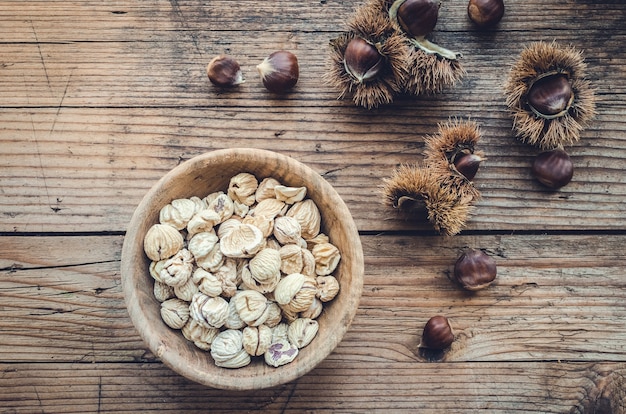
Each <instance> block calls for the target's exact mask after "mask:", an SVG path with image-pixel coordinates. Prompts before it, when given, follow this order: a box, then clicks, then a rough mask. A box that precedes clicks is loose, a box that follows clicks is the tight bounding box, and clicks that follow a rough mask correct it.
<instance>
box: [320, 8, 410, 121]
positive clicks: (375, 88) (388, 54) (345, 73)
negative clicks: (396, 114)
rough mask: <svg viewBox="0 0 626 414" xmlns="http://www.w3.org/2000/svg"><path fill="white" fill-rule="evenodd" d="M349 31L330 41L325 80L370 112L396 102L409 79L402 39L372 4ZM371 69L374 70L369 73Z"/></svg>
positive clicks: (355, 18) (354, 19) (351, 23)
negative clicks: (407, 77)
mask: <svg viewBox="0 0 626 414" xmlns="http://www.w3.org/2000/svg"><path fill="white" fill-rule="evenodd" d="M347 25H348V30H347V31H346V32H344V33H342V34H341V35H339V36H338V37H337V38H335V39H332V40H331V41H330V58H329V65H328V70H327V71H326V74H325V76H324V79H325V80H326V81H327V83H328V84H330V85H331V86H332V87H333V88H334V89H337V90H338V91H339V97H338V98H339V99H342V98H344V97H347V96H350V97H351V98H352V100H353V102H354V103H355V104H356V105H358V106H362V107H365V108H367V109H371V108H376V107H378V106H380V105H383V104H388V103H391V102H393V99H394V97H395V96H396V95H398V94H399V93H400V92H401V91H402V85H403V83H404V80H405V78H406V76H407V68H406V61H407V53H408V49H407V48H406V46H405V44H404V40H403V38H402V36H401V35H400V34H399V33H397V32H396V31H395V30H394V29H393V26H392V25H391V24H390V22H389V20H388V19H387V18H386V16H385V15H384V14H382V13H379V12H378V11H377V10H376V9H375V8H372V7H370V5H369V4H366V5H363V6H361V7H359V8H358V9H357V10H356V12H355V14H354V16H353V17H352V19H351V20H350V21H348V23H347ZM368 69H372V70H371V71H368Z"/></svg>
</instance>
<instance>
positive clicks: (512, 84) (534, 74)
mask: <svg viewBox="0 0 626 414" xmlns="http://www.w3.org/2000/svg"><path fill="white" fill-rule="evenodd" d="M586 70H587V65H586V63H585V62H584V59H583V55H582V52H581V51H579V50H577V49H575V48H574V47H571V46H567V47H565V46H562V45H560V44H558V43H556V42H551V43H547V42H543V41H540V42H534V43H531V44H529V45H527V46H526V47H525V48H524V49H523V50H522V52H521V53H520V55H519V58H518V60H517V61H516V62H515V63H514V64H513V66H512V67H511V70H510V72H509V76H508V79H507V81H506V83H505V85H504V91H505V94H506V104H507V106H508V107H509V109H510V110H511V113H512V116H513V129H514V131H515V135H516V137H517V138H518V139H519V140H520V141H522V142H525V143H527V144H530V145H533V146H537V147H539V148H541V149H547V150H551V149H554V148H557V147H561V146H564V145H571V144H573V143H575V142H577V141H578V140H579V139H580V133H581V132H582V130H583V129H584V128H585V127H586V126H587V125H588V123H589V121H590V120H591V119H592V118H593V116H594V115H595V95H594V92H593V89H592V88H591V83H590V81H589V80H587V79H586V78H585V76H586Z"/></svg>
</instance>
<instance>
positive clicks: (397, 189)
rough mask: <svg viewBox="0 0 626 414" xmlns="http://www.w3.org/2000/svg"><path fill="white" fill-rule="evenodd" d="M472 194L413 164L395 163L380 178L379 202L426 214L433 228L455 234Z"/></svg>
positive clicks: (469, 207)
mask: <svg viewBox="0 0 626 414" xmlns="http://www.w3.org/2000/svg"><path fill="white" fill-rule="evenodd" d="M472 201H473V198H472V197H470V196H464V195H462V194H459V193H458V192H456V191H454V189H452V187H444V186H442V177H441V176H439V175H437V174H435V173H434V172H433V171H432V169H430V168H428V167H426V166H424V165H420V164H416V165H402V166H400V167H398V168H397V169H396V170H395V171H394V172H393V174H392V175H391V177H389V178H385V179H383V202H384V203H385V204H386V205H388V206H391V207H394V208H397V209H399V210H400V211H402V212H405V213H408V214H410V215H411V216H416V217H417V218H418V219H423V218H426V219H427V220H428V221H429V222H430V223H431V224H432V226H433V227H434V229H435V230H436V231H438V232H439V233H441V234H444V235H449V236H452V235H455V234H457V233H459V232H460V231H461V230H462V229H463V228H464V227H465V225H466V223H467V220H468V218H469V216H470V214H471V211H472V209H473V206H472Z"/></svg>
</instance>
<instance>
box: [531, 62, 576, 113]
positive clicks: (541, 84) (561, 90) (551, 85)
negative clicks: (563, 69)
mask: <svg viewBox="0 0 626 414" xmlns="http://www.w3.org/2000/svg"><path fill="white" fill-rule="evenodd" d="M526 99H527V100H528V105H529V106H530V108H531V110H532V111H533V112H534V113H535V114H536V115H538V116H540V117H542V118H545V119H553V118H557V117H559V116H562V115H565V114H566V113H567V111H568V110H569V108H570V107H571V106H572V103H573V101H574V91H573V90H572V85H571V84H570V81H569V79H568V78H567V76H566V75H565V74H562V73H555V74H549V75H547V76H544V77H541V78H539V79H537V80H536V81H535V82H534V83H533V84H532V86H531V87H530V89H529V91H528V95H527V97H526Z"/></svg>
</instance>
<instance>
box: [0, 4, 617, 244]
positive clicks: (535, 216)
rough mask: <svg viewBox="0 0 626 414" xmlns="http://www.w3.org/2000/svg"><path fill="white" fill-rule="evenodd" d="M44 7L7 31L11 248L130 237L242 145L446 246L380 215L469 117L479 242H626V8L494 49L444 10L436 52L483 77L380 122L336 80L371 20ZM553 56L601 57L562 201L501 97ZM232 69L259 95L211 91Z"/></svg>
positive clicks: (590, 9) (561, 9) (378, 220)
mask: <svg viewBox="0 0 626 414" xmlns="http://www.w3.org/2000/svg"><path fill="white" fill-rule="evenodd" d="M37 4H39V5H41V3H36V2H35V3H32V4H31V6H30V7H27V8H25V9H24V10H16V11H15V13H14V14H11V13H4V14H1V15H0V21H1V22H2V23H3V24H2V25H1V26H2V27H3V29H2V30H3V33H4V34H6V39H7V40H5V43H3V44H2V45H1V46H0V62H1V64H0V75H1V76H0V92H2V93H0V107H2V108H3V112H2V118H1V120H2V124H1V125H2V126H1V128H2V129H1V130H2V134H1V136H0V144H1V145H2V148H3V151H4V154H6V156H5V157H3V158H2V159H1V160H0V166H1V167H2V168H3V171H6V175H3V176H2V177H0V180H2V181H1V182H0V184H1V185H0V187H2V190H3V196H4V200H3V203H2V204H1V205H0V212H1V213H2V215H3V217H4V220H2V222H1V223H0V231H4V232H12V231H13V232H41V231H44V232H50V231H111V230H113V231H124V230H125V227H126V225H127V223H128V221H129V220H130V216H131V215H132V211H133V209H134V206H136V204H137V203H138V202H139V200H140V199H141V197H142V196H143V194H145V192H146V191H147V190H148V189H149V188H150V187H151V186H152V185H153V184H154V183H155V182H156V181H157V180H158V179H159V178H160V177H161V176H162V175H164V174H165V173H166V172H167V171H169V170H170V169H171V168H173V167H174V166H175V165H177V164H178V163H179V162H180V161H181V160H184V159H188V158H190V157H192V156H194V155H198V154H201V153H203V152H206V151H210V150H213V149H217V148H228V147H233V146H247V147H252V148H264V149H271V150H276V151H280V152H282V153H284V154H286V155H289V156H293V157H294V158H296V159H298V160H299V161H302V162H304V163H307V165H310V166H311V167H312V168H314V169H315V170H316V171H318V172H319V173H321V174H323V175H324V176H325V177H326V178H327V179H329V181H331V182H332V184H333V185H334V186H336V187H337V190H338V192H339V193H340V195H341V196H342V197H343V198H344V199H345V200H346V202H347V203H348V206H349V207H350V209H351V211H352V212H353V215H354V216H355V220H356V221H357V225H358V227H359V229H361V230H393V229H422V230H424V229H429V226H428V225H424V224H423V223H419V222H413V221H405V220H404V219H401V218H398V217H397V215H396V214H395V213H394V212H392V211H389V210H387V209H385V208H383V207H382V206H381V205H380V203H379V201H380V185H381V178H382V177H386V176H389V175H390V174H391V172H392V170H393V168H395V167H396V166H397V165H399V164H401V163H411V162H415V161H417V160H420V159H421V156H422V154H421V152H422V149H423V139H424V137H425V136H426V135H429V134H432V133H434V132H435V131H436V125H437V123H439V122H443V121H445V120H447V119H448V118H449V117H455V116H459V117H471V118H473V119H474V120H476V121H477V122H479V124H480V125H481V128H482V131H483V139H482V141H481V144H480V146H481V149H483V150H484V151H485V152H486V154H487V157H488V160H487V161H486V163H485V164H484V166H483V168H482V169H481V171H480V172H479V174H478V176H477V178H476V185H477V186H478V187H479V189H480V190H481V192H482V193H483V200H482V201H481V202H480V203H479V205H478V209H477V211H476V214H475V217H474V218H473V219H472V220H471V222H470V223H469V225H468V229H470V230H521V229H524V230H530V229H534V230H543V229H582V228H585V229H590V230H593V229H596V230H597V229H623V228H624V227H625V224H626V214H625V212H624V207H623V206H624V205H625V203H624V201H625V200H624V196H625V194H626V181H625V179H624V175H623V174H621V173H620V172H621V168H622V165H621V164H622V163H621V160H622V159H624V158H625V157H626V155H625V153H624V151H625V150H626V149H625V146H624V139H623V137H624V131H625V130H626V127H625V125H624V122H623V117H624V116H623V115H624V114H625V113H626V107H625V106H624V103H623V102H624V99H623V96H624V93H625V92H626V85H625V84H624V76H623V69H622V68H623V65H624V63H625V58H626V54H625V52H624V50H623V48H622V47H621V45H622V44H623V43H624V41H626V34H625V33H624V32H623V31H622V30H619V28H620V27H621V26H620V24H621V22H622V21H623V17H624V14H625V10H624V9H625V7H624V6H623V5H621V4H592V3H585V2H576V3H575V4H553V5H546V4H544V3H543V2H542V3H541V5H538V3H537V4H533V3H532V2H531V3H528V2H526V3H525V4H524V5H523V6H515V7H513V6H511V7H509V9H510V10H509V11H507V14H506V18H505V19H504V20H503V21H502V22H501V24H500V26H499V27H498V30H493V31H489V32H480V31H477V30H475V29H474V28H473V27H472V26H471V25H470V23H469V21H468V20H467V18H466V16H465V14H464V10H463V7H462V5H460V4H456V3H455V4H452V2H444V5H443V6H442V11H441V15H442V18H441V19H440V23H439V24H438V29H437V31H436V32H435V34H434V36H435V38H436V40H438V41H440V42H442V43H443V44H446V45H448V46H449V47H451V48H456V49H459V50H462V51H463V52H464V59H463V62H464V66H465V67H466V68H467V71H468V74H467V76H466V77H465V78H464V79H463V80H462V82H461V83H460V84H459V85H458V86H457V87H455V88H451V89H448V90H446V91H445V92H444V93H443V94H441V95H437V96H434V97H423V98H419V99H409V98H406V99H400V100H399V101H398V102H396V103H395V104H393V105H390V106H388V107H385V108H381V109H379V110H375V111H367V110H364V109H360V108H355V107H354V106H353V105H352V104H351V102H350V101H348V100H343V101H338V100H336V96H337V92H336V91H334V90H332V89H331V88H330V87H329V86H327V85H325V84H324V82H321V81H320V80H321V78H322V76H323V73H324V72H325V65H326V56H327V53H328V48H327V43H328V41H329V39H331V38H332V37H334V36H336V35H337V34H338V33H339V31H340V30H342V28H344V26H343V21H344V20H345V18H346V17H348V16H349V15H350V13H351V12H352V10H353V8H354V7H356V5H357V4H355V3H351V2H345V3H337V2H327V3H326V4H320V3H315V2H313V3H307V2H298V3H296V4H294V3H292V2H271V3H268V4H264V5H263V6H261V7H258V6H256V5H255V6H252V5H251V4H250V3H249V2H243V3H238V4H237V6H236V7H234V6H233V5H232V3H230V2H211V7H204V6H203V5H201V4H199V3H197V2H193V1H189V2H169V3H167V2H157V3H155V4H151V6H150V7H140V6H139V5H134V6H133V7H128V8H126V7H123V6H127V5H116V4H106V5H100V4H97V3H90V2H77V3H73V4H70V6H68V7H63V2H58V3H52V4H53V6H52V7H50V6H48V4H50V3H46V5H47V7H46V13H41V12H39V14H38V12H37V10H38V9H37ZM116 6H119V8H122V9H123V10H117V8H118V7H116ZM538 7H540V8H541V9H542V10H544V13H545V15H551V16H554V20H553V22H554V24H553V27H551V28H550V29H546V27H545V26H546V24H545V22H544V21H543V19H542V18H539V17H538V16H533V14H534V13H532V12H530V11H534V10H535V9H537V8H538ZM572 7H574V8H575V9H576V10H577V11H578V14H576V15H574V16H573V15H572V13H571V8H572ZM4 9H7V10H9V9H11V4H10V3H7V4H6V6H5V7H4ZM217 10H219V13H218V12H217ZM122 12H124V13H122ZM542 14H543V13H542ZM268 16H273V17H272V18H271V19H268ZM293 16H297V17H296V18H293ZM444 16H445V17H444ZM599 16H602V17H599ZM581 21H584V22H585V24H584V25H582V26H581V25H580V23H581ZM241 22H243V25H244V30H243V31H241V24H242V23H241ZM573 24H576V25H578V26H577V27H580V29H579V30H576V31H575V32H572V31H569V30H568V29H567V28H568V27H569V25H573ZM216 28H219V29H217V30H216ZM235 30H237V31H235ZM607 31H608V32H609V33H611V36H609V37H607V36H604V35H601V34H603V33H607ZM552 39H556V40H558V41H560V42H563V43H571V44H573V45H575V46H576V47H578V48H580V49H582V50H583V51H584V53H585V57H586V59H587V62H588V64H589V67H590V71H589V78H590V80H591V81H592V82H593V84H594V87H595V88H596V90H597V96H598V116H597V118H596V119H595V121H594V122H593V123H592V125H591V126H590V127H589V128H588V129H587V130H586V131H584V132H583V137H582V140H581V141H580V142H579V143H578V144H576V145H575V146H573V147H572V148H571V149H570V150H569V152H570V154H571V155H572V158H573V161H574V164H575V167H576V170H575V177H574V180H573V182H572V183H571V185H569V186H568V187H566V188H565V189H563V190H562V191H560V192H556V193H555V192H548V191H546V190H545V189H543V188H542V187H541V186H540V185H539V184H538V183H536V182H535V181H534V180H533V179H532V178H531V176H530V164H531V162H532V157H533V156H534V155H535V154H536V152H537V151H536V150H535V149H532V148H528V147H526V146H524V145H523V144H520V143H517V142H516V141H515V139H514V138H513V136H512V132H511V120H510V117H509V115H508V112H507V110H506V108H505V106H504V97H503V95H502V94H503V92H502V87H501V85H502V83H503V82H504V80H505V78H506V74H507V70H508V67H509V66H510V64H511V63H512V62H513V61H514V59H515V58H516V55H517V54H518V53H519V51H521V49H522V47H523V45H524V44H525V43H527V42H530V41H534V40H552ZM277 48H287V49H290V50H293V51H295V52H296V53H297V55H298V58H299V60H300V64H301V68H302V70H301V79H300V81H299V83H298V85H297V87H296V89H295V90H294V92H293V93H291V94H288V95H287V96H284V97H275V96H272V95H270V94H268V93H267V92H266V91H265V90H264V89H263V87H262V85H261V83H260V81H259V80H258V77H257V74H256V70H255V68H254V66H255V65H256V64H257V63H259V62H260V61H261V60H262V59H263V57H265V56H266V55H268V54H269V53H270V52H272V51H273V50H275V49H277ZM222 52H228V53H230V54H232V55H233V56H236V57H237V58H238V60H239V61H240V63H241V64H242V67H243V70H244V72H245V74H246V78H247V79H248V81H247V82H246V83H245V84H243V85H242V86H241V87H240V88H238V89H237V90H235V91H228V92H219V91H216V90H215V88H213V87H212V86H211V85H210V83H209V82H208V81H207V79H206V75H205V72H204V69H205V66H206V64H207V63H208V61H209V60H210V58H211V57H212V56H213V55H215V54H217V53H222ZM86 183H89V187H91V191H88V192H86V191H85V188H86V187H87V185H86Z"/></svg>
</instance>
